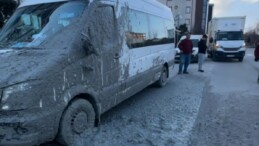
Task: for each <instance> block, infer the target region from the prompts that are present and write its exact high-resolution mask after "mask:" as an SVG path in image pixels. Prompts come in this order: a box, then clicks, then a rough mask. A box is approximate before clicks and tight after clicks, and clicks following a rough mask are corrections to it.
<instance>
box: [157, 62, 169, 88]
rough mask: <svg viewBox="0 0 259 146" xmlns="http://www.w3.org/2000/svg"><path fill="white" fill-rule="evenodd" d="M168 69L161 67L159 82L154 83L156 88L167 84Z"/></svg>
mask: <svg viewBox="0 0 259 146" xmlns="http://www.w3.org/2000/svg"><path fill="white" fill-rule="evenodd" d="M167 78H168V69H167V68H166V66H164V67H163V69H162V72H161V75H160V78H159V80H158V81H157V82H156V85H157V86H158V87H164V86H165V85H166V83H167Z"/></svg>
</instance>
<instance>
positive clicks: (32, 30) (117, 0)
mask: <svg viewBox="0 0 259 146" xmlns="http://www.w3.org/2000/svg"><path fill="white" fill-rule="evenodd" d="M174 31H175V29H174V22H173V16H172V13H171V11H170V9H169V8H167V7H166V6H164V5H162V4H160V3H158V2H157V1H156V0H137V1H135V0H95V1H93V0H90V1H89V0H71V1H68V0H37V1H36V0H24V1H23V2H22V3H21V5H20V6H19V8H18V9H17V10H16V11H15V13H14V14H13V15H12V17H11V18H10V19H9V21H8V22H7V23H6V25H5V27H4V28H3V30H2V31H1V33H0V48H1V49H0V60H1V62H0V93H1V94H0V95H1V96H0V97H1V98H0V101H1V102H0V145H19V146H21V145H26V146H28V145H36V144H40V143H44V142H46V141H51V140H54V139H55V138H56V140H57V141H58V142H60V143H62V144H64V145H72V144H73V143H74V140H75V139H76V138H77V137H79V136H80V135H81V134H82V133H84V132H85V131H87V130H88V129H89V128H91V127H93V126H94V125H95V124H96V123H98V122H99V121H100V115H101V114H102V113H104V112H105V111H107V110H108V109H110V108H112V107H113V106H115V105H117V104H118V103H120V102H121V101H123V100H125V99H126V98H128V97H130V96H132V95H134V94H135V93H137V92H139V91H140V90H142V89H144V88H145V87H147V86H148V85H151V84H153V83H156V84H157V85H159V86H164V85H165V84H166V81H167V79H168V76H169V71H170V70H171V69H170V68H172V67H173V63H174V55H175V50H174V36H175V35H174ZM158 100H159V99H158Z"/></svg>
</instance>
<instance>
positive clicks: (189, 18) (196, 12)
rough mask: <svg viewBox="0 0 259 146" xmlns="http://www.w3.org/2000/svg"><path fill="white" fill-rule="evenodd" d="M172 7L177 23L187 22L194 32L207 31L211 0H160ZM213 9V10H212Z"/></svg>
mask: <svg viewBox="0 0 259 146" xmlns="http://www.w3.org/2000/svg"><path fill="white" fill-rule="evenodd" d="M158 1H160V2H161V3H163V4H165V5H167V6H168V7H169V8H171V10H172V12H173V14H174V17H175V25H176V27H179V26H180V25H182V24H186V25H187V27H188V30H189V31H190V32H191V33H194V34H203V33H206V29H207V24H208V11H209V0H158ZM212 11H213V10H212Z"/></svg>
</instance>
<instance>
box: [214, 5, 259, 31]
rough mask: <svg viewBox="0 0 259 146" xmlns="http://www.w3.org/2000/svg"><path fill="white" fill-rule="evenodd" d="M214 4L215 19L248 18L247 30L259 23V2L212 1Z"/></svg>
mask: <svg viewBox="0 0 259 146" xmlns="http://www.w3.org/2000/svg"><path fill="white" fill-rule="evenodd" d="M210 3H213V4H214V17H221V16H246V26H245V29H246V30H248V29H250V28H254V27H255V25H256V23H259V0H210Z"/></svg>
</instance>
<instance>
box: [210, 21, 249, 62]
mask: <svg viewBox="0 0 259 146" xmlns="http://www.w3.org/2000/svg"><path fill="white" fill-rule="evenodd" d="M245 20H246V17H245V16H242V17H241V16H240V17H218V18H213V19H212V20H211V21H210V22H209V28H208V35H209V39H208V44H209V49H208V57H212V59H213V60H217V59H219V58H236V59H238V60H239V61H243V58H244V55H245V42H244V37H243V32H244V27H245Z"/></svg>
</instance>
